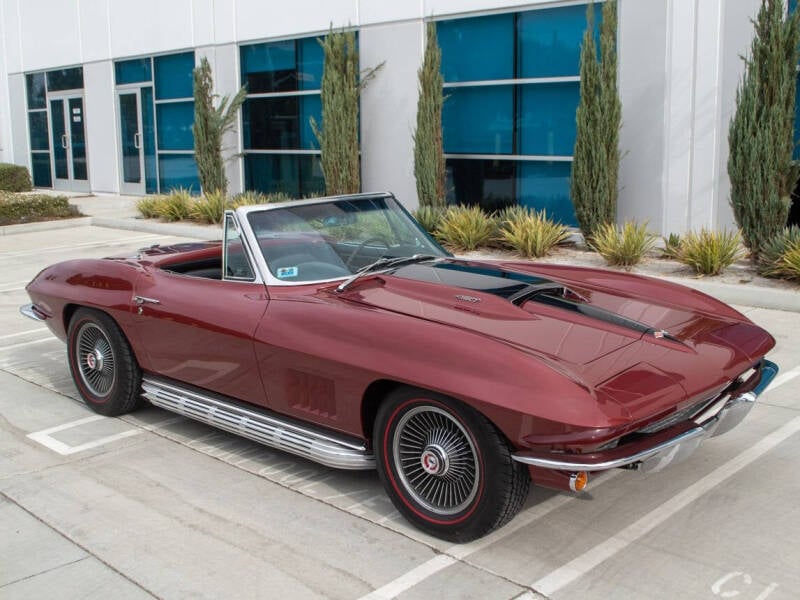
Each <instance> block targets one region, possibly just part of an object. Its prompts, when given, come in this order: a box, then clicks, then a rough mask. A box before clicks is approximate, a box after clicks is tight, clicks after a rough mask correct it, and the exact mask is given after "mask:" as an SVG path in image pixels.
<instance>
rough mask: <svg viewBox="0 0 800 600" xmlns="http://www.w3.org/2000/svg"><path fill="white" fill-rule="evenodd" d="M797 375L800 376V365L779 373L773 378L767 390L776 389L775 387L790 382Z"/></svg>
mask: <svg viewBox="0 0 800 600" xmlns="http://www.w3.org/2000/svg"><path fill="white" fill-rule="evenodd" d="M795 377H800V367H795V368H794V369H792V370H791V371H786V373H781V374H780V375H778V376H777V377H776V378H775V379H773V380H772V383H771V384H770V385H769V387H768V388H767V390H774V389H775V388H777V387H780V386H782V385H783V384H784V383H789V382H790V381H791V380H792V379H794V378H795Z"/></svg>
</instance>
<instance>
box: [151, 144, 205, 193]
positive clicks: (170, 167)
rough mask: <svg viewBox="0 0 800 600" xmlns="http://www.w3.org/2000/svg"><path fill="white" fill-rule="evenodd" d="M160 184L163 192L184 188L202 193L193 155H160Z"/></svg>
mask: <svg viewBox="0 0 800 600" xmlns="http://www.w3.org/2000/svg"><path fill="white" fill-rule="evenodd" d="M158 182H159V184H160V186H161V191H162V192H168V191H169V190H173V189H177V188H183V189H186V190H189V191H191V192H197V193H199V192H200V179H199V176H198V174H197V163H195V162H194V156H192V155H191V154H159V155H158Z"/></svg>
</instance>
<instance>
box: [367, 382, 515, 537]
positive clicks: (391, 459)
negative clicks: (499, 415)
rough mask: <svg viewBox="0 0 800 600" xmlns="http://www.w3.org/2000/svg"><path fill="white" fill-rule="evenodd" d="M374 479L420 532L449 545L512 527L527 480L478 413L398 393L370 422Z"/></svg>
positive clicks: (441, 399) (426, 395)
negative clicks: (375, 468) (372, 425)
mask: <svg viewBox="0 0 800 600" xmlns="http://www.w3.org/2000/svg"><path fill="white" fill-rule="evenodd" d="M375 432H376V437H375V443H374V445H375V451H376V454H377V463H378V473H379V474H380V477H381V480H382V482H383V484H384V487H385V488H386V491H387V493H388V494H389V497H390V498H391V500H392V502H393V503H394V505H395V507H397V509H398V510H399V511H400V512H401V513H402V514H403V515H404V516H405V517H406V518H407V519H408V520H409V521H411V522H412V523H413V524H415V525H416V526H417V527H419V528H420V529H422V530H423V531H425V532H427V533H430V534H432V535H435V536H437V537H440V538H443V539H447V540H450V541H453V542H467V541H469V540H473V539H475V538H478V537H481V536H483V535H486V534H487V533H489V532H490V531H492V530H494V529H496V528H498V527H500V526H502V525H504V524H505V523H506V522H508V521H509V520H511V518H513V517H514V515H515V514H517V512H519V509H520V507H521V506H522V504H523V502H524V501H525V497H526V496H527V493H528V488H529V486H530V477H529V476H528V472H527V469H526V468H525V467H524V465H522V464H520V463H517V462H515V461H514V460H512V459H511V453H510V450H509V447H508V444H507V443H506V441H505V439H504V438H503V437H502V436H501V434H500V433H499V432H498V431H497V430H496V429H495V428H494V426H493V425H492V424H491V423H490V422H489V421H488V420H487V419H486V418H485V417H484V416H483V415H481V414H480V413H478V412H477V411H475V410H474V409H472V408H470V407H469V406H466V405H464V404H462V403H460V402H457V401H455V400H453V399H452V398H448V397H446V396H441V395H439V394H435V393H431V392H427V391H423V390H418V389H413V388H402V389H399V390H396V391H395V392H393V393H392V394H390V395H389V397H388V398H387V399H386V401H385V402H384V403H383V404H382V406H381V408H380V409H379V411H378V415H377V417H376V421H375Z"/></svg>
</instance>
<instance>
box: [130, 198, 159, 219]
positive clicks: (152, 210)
mask: <svg viewBox="0 0 800 600" xmlns="http://www.w3.org/2000/svg"><path fill="white" fill-rule="evenodd" d="M161 200H162V198H161V196H145V197H144V198H139V199H138V200H137V201H136V210H138V211H139V212H140V213H141V215H142V216H143V217H144V218H145V219H157V218H158V217H159V216H160V214H159V202H161Z"/></svg>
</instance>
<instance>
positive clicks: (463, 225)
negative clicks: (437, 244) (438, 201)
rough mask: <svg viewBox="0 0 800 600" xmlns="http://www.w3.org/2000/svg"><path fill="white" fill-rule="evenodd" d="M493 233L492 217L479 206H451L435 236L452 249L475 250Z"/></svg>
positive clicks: (437, 227)
mask: <svg viewBox="0 0 800 600" xmlns="http://www.w3.org/2000/svg"><path fill="white" fill-rule="evenodd" d="M494 234H495V223H494V219H492V218H491V217H489V216H488V215H487V214H486V213H485V212H483V209H481V207H480V206H451V207H450V208H448V209H447V210H446V211H445V212H444V213H443V214H442V217H441V220H440V221H439V224H438V225H437V226H436V231H435V236H436V237H437V238H438V239H439V240H440V241H442V242H443V243H445V244H446V245H448V246H450V247H452V248H453V249H454V250H475V249H476V248H477V247H479V246H484V245H486V244H488V243H489V242H490V241H491V240H492V238H493V237H494Z"/></svg>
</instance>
